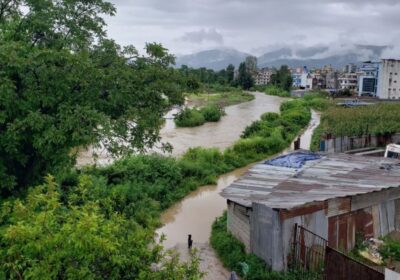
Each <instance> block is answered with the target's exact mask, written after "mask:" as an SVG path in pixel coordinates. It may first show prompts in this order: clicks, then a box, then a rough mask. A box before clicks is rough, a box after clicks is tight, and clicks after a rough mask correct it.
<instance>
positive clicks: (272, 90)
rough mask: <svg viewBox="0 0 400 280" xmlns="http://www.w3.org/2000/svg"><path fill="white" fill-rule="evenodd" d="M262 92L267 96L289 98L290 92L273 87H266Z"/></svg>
mask: <svg viewBox="0 0 400 280" xmlns="http://www.w3.org/2000/svg"><path fill="white" fill-rule="evenodd" d="M263 91H264V92H265V93H266V94H268V95H273V96H280V97H290V92H288V91H286V90H284V89H282V88H280V87H278V86H275V85H268V86H266V87H265V89H264V90H263Z"/></svg>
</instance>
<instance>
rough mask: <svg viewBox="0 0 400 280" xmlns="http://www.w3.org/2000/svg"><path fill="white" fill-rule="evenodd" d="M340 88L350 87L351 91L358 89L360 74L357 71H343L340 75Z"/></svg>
mask: <svg viewBox="0 0 400 280" xmlns="http://www.w3.org/2000/svg"><path fill="white" fill-rule="evenodd" d="M339 89H341V90H344V89H348V90H350V91H357V89H358V75H357V74H356V73H343V74H342V75H341V76H340V77H339Z"/></svg>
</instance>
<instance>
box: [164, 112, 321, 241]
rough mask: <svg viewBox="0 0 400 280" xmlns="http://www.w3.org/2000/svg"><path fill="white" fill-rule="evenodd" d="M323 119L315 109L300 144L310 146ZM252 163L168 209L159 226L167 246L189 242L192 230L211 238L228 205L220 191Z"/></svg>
mask: <svg viewBox="0 0 400 280" xmlns="http://www.w3.org/2000/svg"><path fill="white" fill-rule="evenodd" d="M319 120H320V116H319V114H318V113H316V112H314V111H313V112H312V120H311V122H310V124H309V126H308V128H307V129H306V130H305V131H304V133H303V134H302V135H301V137H300V148H302V149H309V147H310V144H311V136H312V132H313V131H314V129H315V128H316V127H317V126H318V124H319ZM292 147H293V145H292ZM289 150H290V149H289ZM250 167H251V165H249V166H247V167H245V168H241V169H237V170H235V171H233V172H230V173H227V174H224V175H222V176H221V177H220V178H219V179H218V182H217V185H211V186H204V187H201V188H199V189H197V190H196V191H194V192H192V193H190V194H189V195H188V196H186V197H185V198H184V199H183V200H182V201H180V202H178V203H177V204H175V205H174V206H172V207H171V208H170V209H168V210H167V211H165V212H164V213H163V215H162V216H161V221H162V223H163V224H164V226H163V227H162V228H160V229H159V230H158V233H159V234H160V233H164V234H165V235H166V237H167V239H166V241H165V243H164V245H165V247H167V248H170V247H173V246H175V245H176V244H178V243H182V242H186V238H187V235H188V234H192V236H193V240H194V241H195V242H199V243H203V242H208V239H209V237H210V233H211V224H212V222H213V221H214V220H215V218H216V217H219V216H221V214H222V213H223V211H224V210H225V209H226V200H225V199H224V198H222V197H221V196H220V195H219V193H220V192H221V191H222V189H224V188H226V187H227V186H229V185H230V184H231V183H232V182H233V181H235V180H236V179H238V178H239V177H240V176H242V175H243V174H244V173H245V172H246V171H247V170H248V169H249V168H250Z"/></svg>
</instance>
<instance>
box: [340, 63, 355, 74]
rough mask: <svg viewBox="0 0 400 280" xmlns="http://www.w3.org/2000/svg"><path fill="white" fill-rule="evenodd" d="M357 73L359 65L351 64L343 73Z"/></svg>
mask: <svg viewBox="0 0 400 280" xmlns="http://www.w3.org/2000/svg"><path fill="white" fill-rule="evenodd" d="M356 71H357V65H355V64H354V63H349V64H347V65H346V66H345V67H344V68H343V73H355V72H356Z"/></svg>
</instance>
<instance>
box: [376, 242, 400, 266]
mask: <svg viewBox="0 0 400 280" xmlns="http://www.w3.org/2000/svg"><path fill="white" fill-rule="evenodd" d="M378 250H379V254H380V255H381V256H382V259H383V260H385V261H400V241H396V240H392V239H390V238H385V242H384V243H383V244H382V245H381V246H379V248H378Z"/></svg>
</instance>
